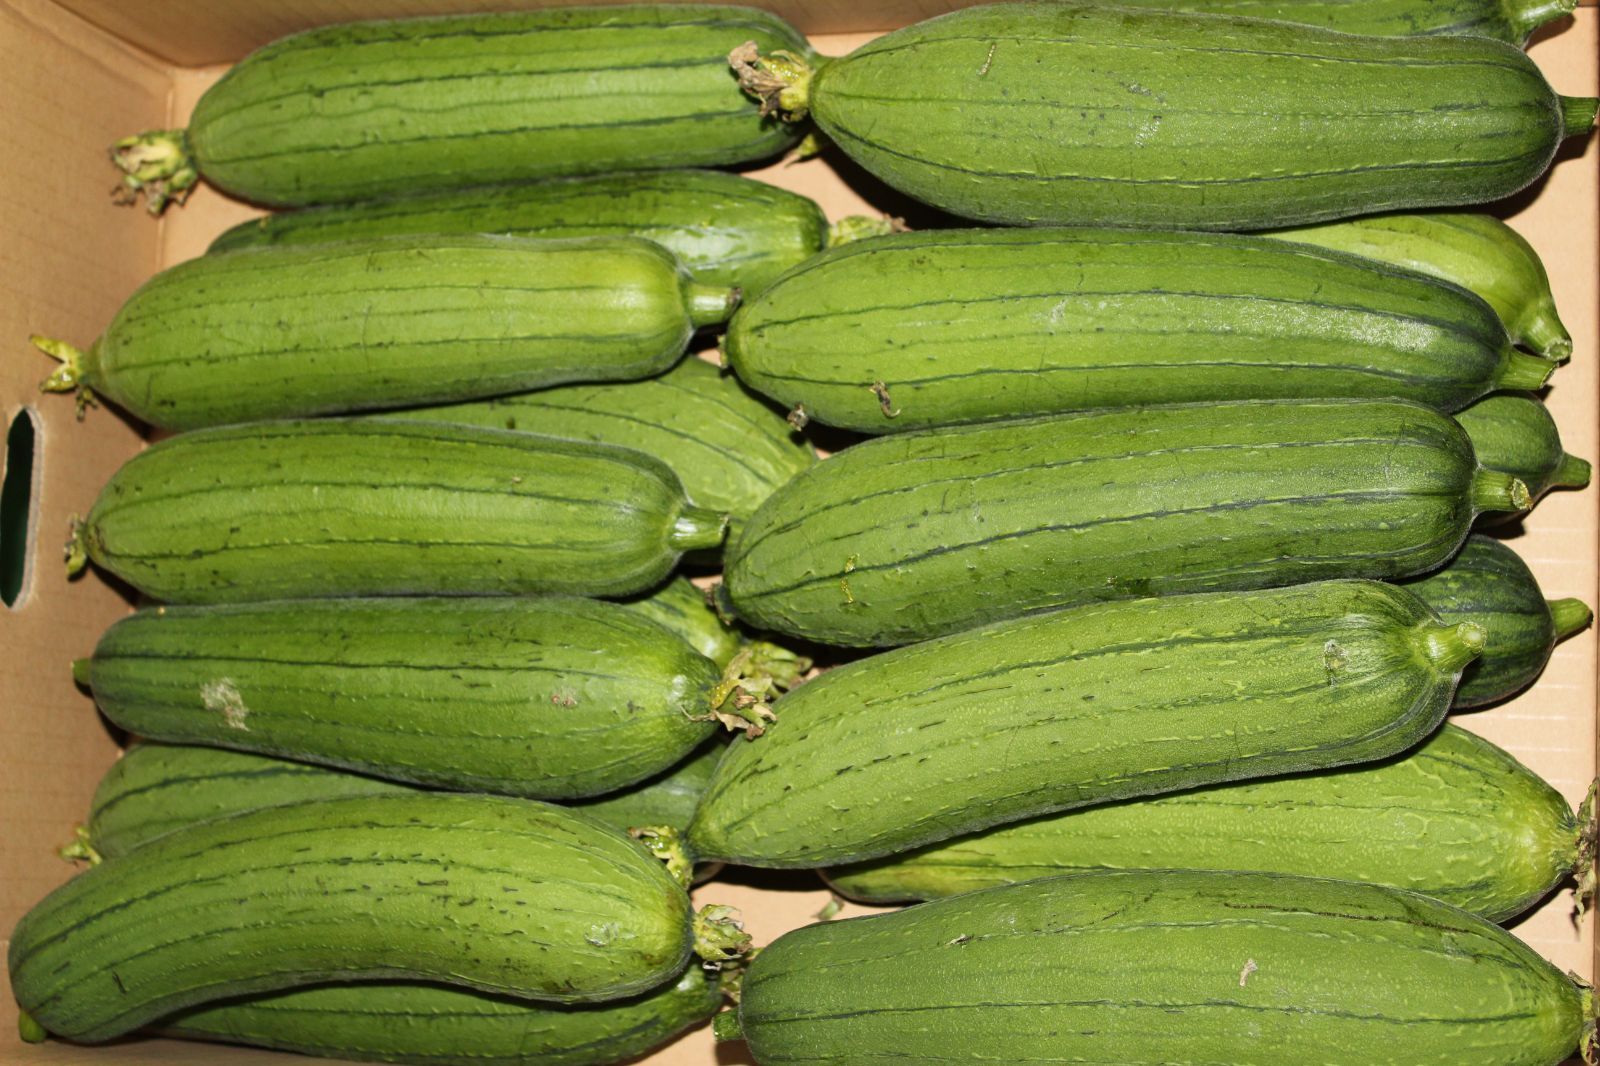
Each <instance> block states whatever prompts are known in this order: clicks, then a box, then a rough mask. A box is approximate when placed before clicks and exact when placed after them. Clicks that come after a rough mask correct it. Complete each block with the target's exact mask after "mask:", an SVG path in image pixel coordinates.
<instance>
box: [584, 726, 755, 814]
mask: <svg viewBox="0 0 1600 1066" xmlns="http://www.w3.org/2000/svg"><path fill="white" fill-rule="evenodd" d="M725 747H726V744H725V743H724V742H722V741H721V740H720V739H719V738H716V737H713V738H712V739H711V740H708V741H707V742H706V743H704V744H702V745H701V746H700V747H699V748H698V749H696V750H695V752H694V753H693V754H691V755H690V756H689V757H688V758H687V759H685V760H683V761H682V762H680V763H679V764H678V765H676V766H674V767H671V768H670V769H668V770H667V771H665V772H664V773H661V774H659V775H657V776H656V777H653V778H651V779H650V780H648V781H645V782H643V783H641V784H639V785H637V786H635V787H633V788H629V789H624V790H622V791H621V792H613V793H611V794H610V795H606V796H598V797H596V798H594V799H588V800H579V801H578V802H577V803H575V804H573V806H575V807H577V808H578V809H579V810H581V811H582V812H583V813H584V814H587V815H589V816H590V817H591V818H598V819H600V820H601V821H602V822H604V823H606V824H607V825H610V826H615V827H616V828H618V829H622V830H628V829H632V828H634V827H636V826H644V825H669V826H671V827H672V828H674V829H678V830H687V829H688V828H689V822H690V821H691V820H692V819H693V817H694V809H695V806H696V805H697V804H698V803H699V802H700V797H701V795H703V794H704V793H705V790H706V786H707V785H708V784H710V783H711V773H712V771H713V770H715V769H716V767H717V761H718V760H719V759H721V758H722V752H723V749H724V748H725Z"/></svg>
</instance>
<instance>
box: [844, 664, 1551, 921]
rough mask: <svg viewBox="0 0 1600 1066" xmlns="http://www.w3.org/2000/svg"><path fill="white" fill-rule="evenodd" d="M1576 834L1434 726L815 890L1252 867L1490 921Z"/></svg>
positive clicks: (1058, 821) (1091, 811)
mask: <svg viewBox="0 0 1600 1066" xmlns="http://www.w3.org/2000/svg"><path fill="white" fill-rule="evenodd" d="M1491 646H1492V645H1491ZM1469 669H1470V667H1469ZM1579 828H1580V827H1579V825H1578V821H1577V819H1576V818H1575V817H1574V816H1573V813H1572V808H1571V807H1569V806H1568V805H1567V802H1566V800H1564V799H1563V798H1562V797H1561V794H1560V793H1558V792H1557V791H1556V790H1555V789H1553V788H1551V787H1550V786H1549V785H1547V784H1545V782H1544V781H1543V780H1542V779H1540V777H1539V776H1538V775H1537V774H1535V773H1534V772H1533V771H1531V770H1529V769H1528V768H1527V767H1526V766H1523V765H1522V764H1521V763H1519V762H1518V761H1517V760H1516V759H1514V758H1512V757H1511V755H1509V754H1508V753H1506V752H1504V751H1502V750H1500V749H1499V748H1497V747H1495V746H1494V745H1493V744H1490V743H1489V742H1488V741H1487V740H1482V739H1480V738H1478V737H1475V736H1473V735H1472V734H1471V733H1468V732H1467V731H1465V730H1463V729H1457V728H1456V727H1455V726H1452V725H1445V726H1444V727H1442V728H1441V729H1440V730H1439V731H1438V732H1437V733H1435V734H1434V735H1433V736H1432V737H1431V738H1429V739H1428V740H1427V741H1426V742H1425V743H1424V744H1423V745H1422V746H1421V747H1420V748H1418V749H1416V750H1415V751H1412V752H1409V753H1407V754H1405V755H1402V756H1399V757H1397V758H1394V759H1390V760H1388V761H1385V762H1381V763H1371V764H1367V765H1364V766H1357V767H1354V768H1349V769H1343V770H1337V771H1330V772H1326V773H1318V774H1301V775H1296V776H1293V777H1280V778H1272V779H1268V780H1262V781H1244V782H1241V783H1238V784H1232V785H1226V786H1223V787H1221V788H1208V789H1200V790H1197V791H1193V792H1181V793H1177V794H1175V795H1170V796H1153V797H1149V798H1147V799H1141V800H1132V801H1129V802H1126V803H1113V804H1106V805H1104V806H1099V807H1089V808H1087V809H1085V810H1081V811H1072V812H1069V813H1067V814H1057V815H1049V816H1047V817H1044V818H1039V819H1035V820H1033V821H1028V822H1017V823H1015V824H1012V825H1003V826H998V827H996V828H994V829H990V830H988V831H987V832H983V833H979V834H977V835H975V836H969V837H961V838H958V839H956V840H950V841H946V842H944V843H941V844H935V845H933V846H932V847H928V848H923V849H921V850H920V851H914V852H911V853H909V854H906V855H891V856H888V857H887V858H883V859H879V860H877V861H876V862H869V863H864V864H862V865H860V866H846V867H841V868H839V869H835V870H830V871H828V882H829V883H830V884H831V885H833V887H834V888H835V889H836V890H837V891H838V892H840V893H842V894H844V895H846V896H849V897H851V898H852V899H860V900H865V901H867V902H869V903H890V902H900V901H906V900H921V899H938V898H941V897H943V896H953V895H956V894H958V893H961V892H971V891H974V890H976V889H980V888H988V887H990V886H992V885H1002V884H1010V883H1013V882H1016V881H1028V880H1031V879H1033V878H1035V877H1048V876H1051V875H1053V874H1064V873H1073V872H1077V871H1082V870H1139V869H1151V870H1165V869H1182V870H1262V871H1266V872H1269V873H1282V874H1303V875H1305V876H1308V877H1334V878H1338V879H1339V880H1342V881H1367V882H1371V883H1374V884H1381V885H1389V886H1391V887H1394V888H1404V889H1408V890H1410V891H1412V892H1420V893H1422V894H1423V895H1425V896H1432V897H1433V898H1434V899H1439V900H1443V901H1444V902H1446V903H1449V904H1451V905H1452V906H1456V907H1460V908H1461V909H1463V910H1467V911H1471V912H1473V913H1474V914H1481V915H1483V916H1484V917H1485V918H1488V919H1489V920H1490V921H1504V920H1505V919H1507V918H1511V917H1514V916H1516V915H1518V914H1521V913H1522V912H1523V911H1524V910H1526V909H1527V908H1528V907H1530V906H1532V905H1533V904H1534V903H1535V902H1537V901H1538V900H1539V899H1540V898H1541V897H1543V896H1544V895H1545V893H1547V892H1549V891H1550V889H1552V888H1554V887H1555V886H1556V885H1557V884H1559V883H1560V882H1561V881H1562V880H1563V879H1564V878H1566V877H1568V876H1570V875H1571V874H1572V873H1573V871H1574V869H1575V868H1576V866H1577V864H1578V832H1579Z"/></svg>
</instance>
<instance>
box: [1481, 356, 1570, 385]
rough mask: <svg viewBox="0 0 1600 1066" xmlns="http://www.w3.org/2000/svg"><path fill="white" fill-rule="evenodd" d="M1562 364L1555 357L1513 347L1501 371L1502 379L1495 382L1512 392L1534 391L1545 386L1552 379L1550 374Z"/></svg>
mask: <svg viewBox="0 0 1600 1066" xmlns="http://www.w3.org/2000/svg"><path fill="white" fill-rule="evenodd" d="M1560 365H1561V364H1560V363H1557V362H1556V361H1555V360H1554V359H1546V358H1544V357H1543V356H1538V355H1529V354H1528V353H1527V352H1519V351H1516V350H1515V349H1512V350H1511V351H1510V352H1509V353H1508V354H1507V356H1506V362H1505V366H1504V368H1502V370H1501V371H1500V380H1499V381H1498V382H1496V383H1495V384H1496V387H1497V388H1501V389H1508V390H1510V391H1512V392H1533V391H1535V390H1537V389H1542V388H1544V385H1545V382H1547V381H1549V380H1550V375H1551V374H1554V373H1555V372H1556V369H1557V368H1558V367H1559V366H1560Z"/></svg>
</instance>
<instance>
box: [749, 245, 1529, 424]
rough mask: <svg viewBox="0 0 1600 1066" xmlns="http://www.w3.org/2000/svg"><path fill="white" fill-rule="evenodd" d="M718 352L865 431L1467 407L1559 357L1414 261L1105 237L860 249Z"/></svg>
mask: <svg viewBox="0 0 1600 1066" xmlns="http://www.w3.org/2000/svg"><path fill="white" fill-rule="evenodd" d="M724 351H725V352H726V353H727V358H728V360H729V362H730V364H731V365H732V366H733V368H734V370H735V371H736V372H737V373H738V375H739V377H740V379H741V380H743V381H744V382H745V383H746V384H748V385H750V386H751V387H753V388H755V389H758V390H760V391H761V392H764V393H766V394H767V395H769V396H771V397H773V398H774V399H776V400H779V401H780V402H782V403H783V404H785V405H786V406H790V407H793V406H795V405H797V404H798V405H802V406H803V408H804V410H805V412H806V413H807V414H808V415H809V416H810V417H812V418H815V419H817V420H818V421H821V422H826V423H828V424H830V425H836V426H844V427H847V428H849V429H854V430H859V431H862V432H866V433H893V432H902V431H906V430H912V429H922V428H927V427H929V426H938V425H950V424H953V423H960V422H979V421H985V420H992V419H997V418H1010V417H1022V416H1028V415H1043V414H1050V413H1053V412H1059V411H1073V410H1088V409H1091V408H1099V407H1130V406H1135V405H1139V404H1149V403H1181V402H1188V401H1200V400H1248V399H1273V398H1280V397H1285V398H1287V397H1306V398H1326V397H1334V396H1357V397H1359V396H1368V397H1399V398H1402V399H1410V400H1416V401H1418V402H1421V403H1425V404H1427V405H1428V406H1430V407H1437V408H1439V409H1440V410H1444V411H1453V410H1456V409H1457V408H1460V407H1464V406H1466V405H1467V404H1468V403H1470V402H1471V401H1472V400H1474V399H1476V398H1477V397H1478V396H1481V395H1482V394H1484V393H1485V392H1489V391H1491V390H1493V389H1495V388H1498V387H1500V383H1501V379H1502V378H1503V377H1504V376H1505V375H1506V374H1508V373H1510V374H1512V375H1513V380H1514V381H1517V380H1520V381H1522V382H1523V384H1522V386H1521V387H1537V384H1538V383H1542V382H1543V380H1544V378H1545V376H1546V375H1548V373H1549V370H1550V369H1551V368H1550V367H1549V365H1548V364H1546V363H1544V362H1543V361H1541V360H1538V359H1535V358H1534V357H1532V356H1529V355H1525V354H1521V353H1516V352H1513V350H1512V347H1511V344H1510V341H1509V340H1508V339H1507V337H1506V334H1505V330H1504V329H1503V327H1502V326H1501V325H1500V323H1499V321H1498V320H1497V319H1496V317H1495V315H1494V312H1493V311H1492V310H1491V309H1490V308H1489V307H1488V306H1487V305H1486V304H1485V303H1484V302H1483V301H1482V300H1480V299H1478V298H1476V297H1474V296H1473V295H1472V294H1471V293H1468V292H1465V291H1463V290H1461V289H1459V288H1456V287H1454V286H1445V285H1440V284H1438V283H1436V282H1433V281H1431V280H1429V279H1426V278H1422V277H1418V276H1417V275H1415V274H1413V273H1410V272H1403V271H1398V270H1394V269H1391V268H1387V267H1384V266H1382V265H1379V264H1377V263H1374V262H1372V261H1371V260H1364V259H1358V258H1355V257H1353V256H1348V255H1339V254H1330V253H1326V252H1321V251H1317V250H1312V249H1309V248H1302V247H1299V246H1292V245H1286V244H1284V243H1282V242H1276V241H1267V240H1263V239H1260V238H1256V237H1243V236H1237V235H1233V234H1202V233H1176V232H1173V233H1160V232H1137V231H1130V230H1115V229H1103V228H1102V229H1054V228H1051V229H1037V230H1004V229H994V230H945V231H937V232H925V233H902V234H896V235H894V236H890V237H883V238H878V239H875V240H868V241H861V242H857V243H854V244H849V245H845V246H843V247H841V248H837V249H834V250H832V251H829V252H827V253H824V254H823V255H821V256H819V257H817V258H816V259H813V260H811V261H810V262H808V263H807V264H805V265H804V266H802V267H799V268H797V269H796V270H793V271H791V272H790V273H788V274H787V275H785V276H784V278H783V279H782V280H780V281H779V282H777V283H776V284H775V285H774V286H773V287H772V288H770V289H768V290H767V291H766V292H765V293H764V294H762V296H761V297H760V298H758V299H757V300H755V301H753V302H751V303H747V304H745V305H744V306H743V307H742V308H741V309H740V310H739V311H738V312H737V313H736V314H735V315H734V317H733V320H732V322H731V323H730V324H729V327H728V333H727V337H726V339H725V341H724ZM1529 366H1531V367H1532V370H1531V371H1530V370H1529V369H1528V368H1529ZM1524 375H1531V376H1524ZM875 383H876V384H878V385H882V386H883V387H884V388H886V390H887V395H888V397H889V400H888V402H887V403H885V402H883V401H882V399H881V395H880V394H879V393H877V392H875V391H874V385H875Z"/></svg>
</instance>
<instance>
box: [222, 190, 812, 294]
mask: <svg viewBox="0 0 1600 1066" xmlns="http://www.w3.org/2000/svg"><path fill="white" fill-rule="evenodd" d="M403 233H504V234H510V235H512V236H518V237H541V238H547V239H548V238H565V237H594V236H628V235H631V236H636V237H645V238H648V239H649V240H652V241H655V242H656V243H657V244H659V245H661V246H662V247H663V248H666V249H667V250H668V251H669V252H672V253H673V254H674V255H676V256H677V257H678V261H679V262H680V263H682V264H683V265H684V267H686V268H687V269H688V270H689V272H690V273H691V274H693V275H694V277H695V279H696V280H697V281H699V282H700V283H701V284H704V285H727V286H737V287H739V288H741V289H743V290H744V291H745V293H746V294H753V293H756V292H759V291H760V290H762V289H764V288H766V287H767V285H769V284H770V283H771V282H772V279H773V278H775V277H777V276H778V275H779V274H781V273H783V272H784V271H785V270H787V269H789V268H790V267H792V266H794V265H795V264H797V263H799V262H801V261H802V260H804V259H807V258H809V257H810V256H813V255H816V254H817V253H818V252H820V251H821V250H822V249H823V247H824V245H825V244H826V243H827V237H828V221H827V219H825V218H824V217H823V215H822V210H821V209H820V208H818V207H817V205H816V204H814V203H812V202H811V201H810V200H808V199H806V198H805V197H804V196H799V195H796V194H795V193H792V192H787V191H785V190H783V189H779V188H777V187H776V186H773V185H768V184H766V183H765V182H761V181H751V180H750V179H749V178H743V177H740V176H739V175H737V174H727V173H723V172H722V171H716V170H662V171H655V172H648V171H647V172H643V173H637V174H632V173H627V174H607V175H604V176H602V177H597V178H563V179H558V180H555V181H545V182H530V183H528V184H525V185H506V186H500V187H496V188H489V189H472V190H470V191H467V192H451V193H437V194H434V195H431V196H407V197H400V198H396V199H392V200H377V201H367V202H364V203H356V204H341V205H339V206H335V207H323V208H313V209H311V210H307V211H289V212H284V213H280V214H272V215H267V216H266V217H264V218H257V219H252V220H251V221H249V222H241V223H239V224H238V225H237V226H234V227H233V228H232V229H230V230H228V231H226V232H225V233H223V234H222V236H220V237H218V238H217V239H216V240H214V241H212V242H211V249H210V250H211V251H212V252H220V251H229V250H232V249H235V248H249V247H256V246H259V245H263V244H273V245H280V244H313V243H321V242H324V241H335V240H337V241H344V240H350V239H351V238H354V237H385V236H391V235H394V234H403Z"/></svg>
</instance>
